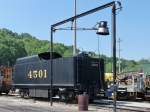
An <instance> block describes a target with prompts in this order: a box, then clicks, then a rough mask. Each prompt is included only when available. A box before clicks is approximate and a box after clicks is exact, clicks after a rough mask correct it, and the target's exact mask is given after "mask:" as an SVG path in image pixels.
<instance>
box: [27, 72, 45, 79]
mask: <svg viewBox="0 0 150 112" xmlns="http://www.w3.org/2000/svg"><path fill="white" fill-rule="evenodd" d="M28 78H29V79H36V78H47V70H30V71H29V73H28Z"/></svg>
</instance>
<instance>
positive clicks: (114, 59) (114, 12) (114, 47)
mask: <svg viewBox="0 0 150 112" xmlns="http://www.w3.org/2000/svg"><path fill="white" fill-rule="evenodd" d="M112 40H113V43H112V44H113V86H114V90H113V93H114V101H113V105H114V110H113V111H114V112H116V100H117V90H116V4H113V6H112Z"/></svg>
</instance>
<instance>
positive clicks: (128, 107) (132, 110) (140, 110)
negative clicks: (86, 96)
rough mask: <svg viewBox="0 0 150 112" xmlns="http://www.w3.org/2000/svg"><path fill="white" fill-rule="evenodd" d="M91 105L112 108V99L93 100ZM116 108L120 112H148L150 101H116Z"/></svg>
mask: <svg viewBox="0 0 150 112" xmlns="http://www.w3.org/2000/svg"><path fill="white" fill-rule="evenodd" d="M91 106H95V108H99V107H105V108H111V109H113V101H112V100H108V101H107V100H95V101H94V104H91ZM117 110H120V111H121V112H122V111H124V112H150V103H145V102H129V101H117Z"/></svg>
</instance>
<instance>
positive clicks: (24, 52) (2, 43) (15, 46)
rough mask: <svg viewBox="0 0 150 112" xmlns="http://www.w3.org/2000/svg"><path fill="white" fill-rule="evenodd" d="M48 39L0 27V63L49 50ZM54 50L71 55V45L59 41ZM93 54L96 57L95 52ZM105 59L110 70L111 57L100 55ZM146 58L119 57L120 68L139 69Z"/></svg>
mask: <svg viewBox="0 0 150 112" xmlns="http://www.w3.org/2000/svg"><path fill="white" fill-rule="evenodd" d="M49 45H50V44H49V41H47V40H39V39H37V38H36V37H33V36H32V35H30V34H28V33H21V34H18V33H15V32H12V31H11V30H8V29H5V28H4V29H0V54H1V55H0V65H10V66H13V65H14V63H15V61H16V59H17V58H19V57H24V56H30V55H35V54H38V53H41V52H46V51H49ZM54 51H56V52H58V53H60V54H62V55H63V56H71V55H72V46H66V45H64V44H61V43H55V44H54ZM92 54H93V56H95V57H98V56H97V55H96V54H95V53H93V52H92ZM101 57H102V58H104V59H105V65H106V67H105V71H106V72H111V71H112V70H111V69H112V64H111V63H112V58H111V57H107V56H105V55H102V56H101ZM147 62H149V61H148V60H145V59H142V60H140V61H138V62H137V61H134V60H126V59H121V69H122V70H123V71H137V70H140V68H141V64H142V63H147Z"/></svg>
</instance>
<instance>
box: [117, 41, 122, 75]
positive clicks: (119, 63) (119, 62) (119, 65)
mask: <svg viewBox="0 0 150 112" xmlns="http://www.w3.org/2000/svg"><path fill="white" fill-rule="evenodd" d="M121 41H122V40H121V39H120V38H119V39H118V51H119V59H118V67H119V71H118V72H119V74H120V72H121V60H120V52H121V49H120V43H121Z"/></svg>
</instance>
